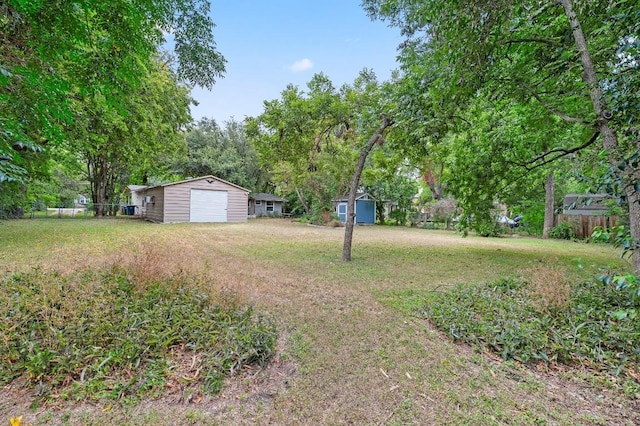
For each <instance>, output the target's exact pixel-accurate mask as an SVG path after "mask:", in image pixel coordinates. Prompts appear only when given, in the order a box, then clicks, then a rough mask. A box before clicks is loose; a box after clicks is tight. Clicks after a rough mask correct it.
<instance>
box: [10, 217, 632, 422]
mask: <svg viewBox="0 0 640 426" xmlns="http://www.w3.org/2000/svg"><path fill="white" fill-rule="evenodd" d="M342 232H343V230H342V229H336V228H319V227H312V226H307V225H302V224H296V223H291V222H288V221H280V220H258V221H251V222H249V223H247V224H238V225H204V224H176V225H153V224H148V223H144V222H139V221H135V220H32V221H26V220H25V221H15V222H12V221H10V222H2V223H0V265H1V267H2V272H3V273H4V274H7V275H15V274H17V273H24V272H28V271H30V270H32V268H33V267H34V266H38V267H39V270H40V271H43V273H45V272H47V271H54V270H55V271H58V273H60V274H69V273H73V271H74V270H78V269H83V268H91V269H94V270H96V271H102V270H104V268H108V267H111V266H112V265H114V264H119V265H124V266H126V265H131V264H138V265H143V266H144V267H143V268H136V270H138V271H144V275H145V276H152V277H157V276H160V277H164V279H170V278H172V277H176V276H187V277H193V276H197V277H199V278H198V280H197V281H198V283H199V284H198V288H204V289H206V290H207V291H210V292H211V294H221V292H222V294H232V295H233V296H234V298H235V300H237V301H238V303H240V304H242V305H243V306H247V305H253V306H254V311H255V312H259V313H261V314H263V315H265V316H267V317H269V318H273V319H274V321H275V326H276V328H277V330H278V331H279V340H278V350H277V353H276V354H275V356H274V357H273V358H272V359H271V362H269V363H268V364H267V367H266V368H265V369H263V370H261V369H254V368H251V369H246V371H244V372H243V373H242V374H240V375H236V376H234V377H232V378H230V379H226V380H225V383H224V387H223V389H222V391H221V392H220V393H219V394H217V395H216V396H206V395H203V396H202V397H201V398H198V399H197V400H190V401H186V400H185V399H184V398H183V397H182V394H181V393H180V392H175V391H174V390H173V389H172V388H170V385H168V384H167V385H166V387H165V388H164V394H162V393H154V394H149V395H147V396H146V397H144V398H143V399H142V400H141V401H129V402H124V403H123V402H122V401H121V400H118V399H116V400H113V399H108V398H107V399H97V400H91V401H89V402H86V401H85V402H82V403H74V404H69V403H56V404H51V405H42V406H39V407H38V408H35V409H33V408H30V405H31V403H32V401H33V398H34V396H35V395H34V391H25V390H24V389H23V388H22V387H21V383H11V384H9V385H5V386H3V387H2V390H1V391H0V392H1V393H0V420H2V419H8V418H9V417H11V416H15V415H23V416H24V418H25V420H26V421H28V422H29V423H32V424H389V425H392V424H397V425H400V424H403V425H404V424H518V425H520V424H636V423H639V422H640V415H639V414H638V408H639V406H638V401H637V400H636V399H634V397H633V395H632V394H630V393H629V392H626V393H625V389H623V386H622V384H621V382H620V381H619V380H617V379H615V378H610V376H601V375H594V374H593V373H592V372H591V371H590V370H587V369H562V368H551V369H544V368H543V369H541V371H538V370H537V369H535V368H534V369H529V368H524V367H523V366H522V365H520V363H518V362H514V361H508V362H504V361H501V359H500V358H499V357H498V356H493V355H491V354H490V353H487V352H484V351H482V350H481V349H478V348H476V347H474V346H468V345H465V344H460V343H456V342H453V341H452V340H451V339H449V338H448V337H447V336H446V333H442V332H440V331H439V330H437V329H435V328H433V326H432V325H431V323H430V322H429V321H426V320H425V319H424V318H423V317H421V316H420V315H419V314H418V313H417V312H420V310H421V309H423V308H424V306H425V300H426V299H428V297H429V296H430V295H433V294H434V293H441V292H444V291H446V290H448V289H450V288H452V287H453V286H455V285H456V284H463V285H464V284H474V283H488V282H499V281H500V280H502V279H512V280H524V279H525V278H527V277H530V276H531V275H532V274H533V271H535V270H539V268H540V267H541V265H543V266H553V268H554V270H557V271H559V273H561V274H562V277H563V279H564V280H568V281H569V282H583V281H587V280H590V279H592V277H593V276H594V275H596V274H597V273H598V268H599V267H601V266H604V265H619V262H620V261H619V260H618V253H617V252H616V250H615V249H613V248H610V247H607V246H599V245H587V244H581V243H573V242H562V241H541V240H536V239H528V238H521V237H504V238H497V239H485V238H476V237H469V238H462V237H461V236H459V235H457V234H455V233H451V232H446V231H432V230H429V231H427V230H418V229H403V228H385V227H361V228H357V229H356V233H355V239H354V252H353V256H354V261H353V262H351V263H342V262H340V261H339V259H340V253H341V241H342V237H343V233H342ZM47 273H48V272H47Z"/></svg>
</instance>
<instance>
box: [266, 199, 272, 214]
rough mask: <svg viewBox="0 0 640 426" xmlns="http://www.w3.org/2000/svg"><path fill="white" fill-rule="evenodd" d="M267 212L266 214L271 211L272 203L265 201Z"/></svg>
mask: <svg viewBox="0 0 640 426" xmlns="http://www.w3.org/2000/svg"><path fill="white" fill-rule="evenodd" d="M267 211H268V212H272V211H273V201H267Z"/></svg>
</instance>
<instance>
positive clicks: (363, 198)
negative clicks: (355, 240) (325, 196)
mask: <svg viewBox="0 0 640 426" xmlns="http://www.w3.org/2000/svg"><path fill="white" fill-rule="evenodd" d="M348 201H349V197H348V196H347V197H344V198H341V199H339V200H337V201H336V214H337V215H338V217H339V218H340V222H342V223H345V222H346V221H347V202H348ZM355 213H356V220H355V223H356V225H375V223H376V200H375V199H374V198H373V197H371V196H370V195H369V194H367V193H358V194H356V205H355Z"/></svg>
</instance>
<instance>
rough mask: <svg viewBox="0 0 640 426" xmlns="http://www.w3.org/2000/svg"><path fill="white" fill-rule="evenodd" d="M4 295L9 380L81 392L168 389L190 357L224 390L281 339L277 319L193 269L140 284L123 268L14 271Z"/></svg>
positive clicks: (0, 334)
mask: <svg viewBox="0 0 640 426" xmlns="http://www.w3.org/2000/svg"><path fill="white" fill-rule="evenodd" d="M0 305H1V306H0V317H1V318H2V319H3V320H2V321H1V322H0V342H2V343H0V361H1V362H0V383H1V384H7V383H10V382H11V381H13V380H14V379H17V378H22V379H23V380H24V382H26V383H30V384H31V385H33V386H38V387H39V388H40V389H44V388H48V389H58V390H64V392H56V393H59V394H61V395H65V396H67V397H71V396H73V397H74V398H83V397H88V398H103V397H113V398H120V397H123V396H140V395H144V394H148V393H152V394H153V393H158V392H160V391H161V390H162V389H163V387H164V385H165V384H166V382H167V381H170V380H172V377H171V376H172V370H173V369H175V368H178V367H180V359H181V357H188V358H189V359H190V360H193V361H192V362H191V364H192V365H191V369H193V371H201V374H200V375H199V376H198V377H197V379H196V381H197V382H199V383H200V384H201V385H202V388H203V389H204V390H205V391H208V392H215V391H218V390H219V389H220V383H221V381H222V379H223V378H224V377H225V376H227V375H229V374H233V373H234V372H235V371H237V370H238V369H239V368H241V367H242V366H243V365H246V364H259V365H263V364H264V363H265V362H266V361H267V360H268V359H269V357H270V356H271V355H272V354H273V352H274V349H275V343H276V339H277V333H276V330H275V327H274V326H273V324H272V322H271V321H270V320H268V319H266V318H263V317H262V316H260V315H257V314H256V313H255V312H254V311H253V309H252V308H251V307H242V306H240V305H239V304H238V303H237V301H236V300H235V299H234V298H232V297H227V296H225V297H217V298H214V297H212V296H210V295H206V294H203V293H201V292H199V291H197V290H195V289H192V288H189V282H188V279H186V278H183V279H181V281H179V282H175V281H174V282H159V283H155V284H148V285H144V286H140V285H137V284H136V283H135V282H133V281H132V280H131V279H129V278H127V274H126V273H125V272H124V271H119V270H116V269H114V270H111V271H108V272H83V273H77V274H75V275H73V276H71V277H66V278H65V277H62V276H60V275H59V274H57V273H44V272H41V271H34V272H32V273H27V274H20V275H14V276H12V277H9V278H8V279H6V280H4V281H3V282H2V283H1V289H0ZM132 373H135V374H132ZM132 377H133V378H132ZM72 383H73V385H70V384H72Z"/></svg>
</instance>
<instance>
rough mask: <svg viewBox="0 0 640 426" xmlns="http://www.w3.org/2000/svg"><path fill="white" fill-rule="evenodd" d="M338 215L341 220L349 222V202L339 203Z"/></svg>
mask: <svg viewBox="0 0 640 426" xmlns="http://www.w3.org/2000/svg"><path fill="white" fill-rule="evenodd" d="M338 217H339V218H340V222H342V223H346V222H347V203H340V204H338Z"/></svg>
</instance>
